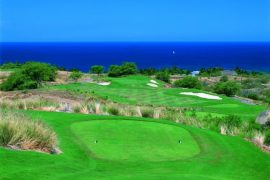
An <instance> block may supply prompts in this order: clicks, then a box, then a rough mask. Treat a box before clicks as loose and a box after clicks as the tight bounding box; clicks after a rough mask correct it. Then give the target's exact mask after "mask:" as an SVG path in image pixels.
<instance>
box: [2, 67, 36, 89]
mask: <svg viewBox="0 0 270 180" xmlns="http://www.w3.org/2000/svg"><path fill="white" fill-rule="evenodd" d="M36 88H38V83H37V82H36V81H33V80H31V79H30V78H29V77H28V76H26V75H25V74H23V73H22V71H16V72H14V73H12V74H11V75H10V76H9V77H8V78H7V79H6V80H5V81H4V82H3V83H2V84H1V86H0V89H1V90H3V91H13V90H24V89H36Z"/></svg>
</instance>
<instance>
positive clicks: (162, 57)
mask: <svg viewBox="0 0 270 180" xmlns="http://www.w3.org/2000/svg"><path fill="white" fill-rule="evenodd" d="M29 60H30V61H42V62H48V63H51V64H55V65H58V66H63V67H65V68H67V69H70V68H78V69H80V70H82V71H88V70H89V67H90V66H91V65H95V64H99V65H104V66H105V67H108V66H109V65H111V64H120V63H122V62H124V61H132V62H136V63H137V65H138V66H139V67H140V68H146V67H156V68H160V67H170V66H178V67H180V68H186V69H190V70H197V69H199V68H201V67H216V66H219V67H224V68H226V69H232V68H235V67H241V68H245V69H248V70H258V71H268V72H270V43H191V42H187V43H135V42H133V43H100V42H99V43H1V44H0V63H3V62H7V61H13V62H15V61H18V62H24V61H29Z"/></svg>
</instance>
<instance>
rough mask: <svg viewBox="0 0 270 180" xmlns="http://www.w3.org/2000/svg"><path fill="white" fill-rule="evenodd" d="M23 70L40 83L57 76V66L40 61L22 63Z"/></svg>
mask: <svg viewBox="0 0 270 180" xmlns="http://www.w3.org/2000/svg"><path fill="white" fill-rule="evenodd" d="M21 71H22V73H23V74H25V75H26V76H27V77H29V78H30V79H31V80H33V81H35V82H37V83H38V84H40V83H41V82H42V81H53V80H54V79H55V76H56V68H55V67H54V66H51V65H49V64H46V63H40V62H27V63H25V64H24V65H22V67H21Z"/></svg>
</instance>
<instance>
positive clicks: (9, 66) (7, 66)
mask: <svg viewBox="0 0 270 180" xmlns="http://www.w3.org/2000/svg"><path fill="white" fill-rule="evenodd" d="M21 65H22V64H21V63H18V62H16V63H13V62H6V63H4V64H2V65H0V69H16V68H19V67H20V66H21Z"/></svg>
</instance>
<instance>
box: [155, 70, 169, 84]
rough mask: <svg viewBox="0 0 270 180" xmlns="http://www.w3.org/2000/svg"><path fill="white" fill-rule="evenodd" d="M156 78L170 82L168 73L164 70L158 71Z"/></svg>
mask: <svg viewBox="0 0 270 180" xmlns="http://www.w3.org/2000/svg"><path fill="white" fill-rule="evenodd" d="M156 78H157V79H159V80H161V81H164V82H166V83H170V74H169V73H168V72H166V71H163V72H158V73H157V74H156Z"/></svg>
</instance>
